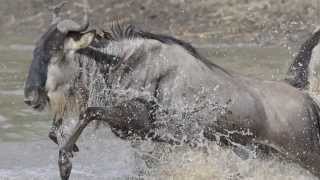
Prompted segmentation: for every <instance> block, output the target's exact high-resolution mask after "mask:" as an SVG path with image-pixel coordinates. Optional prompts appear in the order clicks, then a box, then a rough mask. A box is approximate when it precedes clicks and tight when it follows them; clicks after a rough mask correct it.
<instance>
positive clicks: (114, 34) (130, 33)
mask: <svg viewBox="0 0 320 180" xmlns="http://www.w3.org/2000/svg"><path fill="white" fill-rule="evenodd" d="M103 33H104V35H103V36H104V37H105V38H107V39H108V40H114V41H119V40H123V39H134V38H145V39H153V40H157V41H160V42H161V43H164V44H177V45H179V46H181V47H182V48H184V49H185V50H186V51H187V52H188V53H190V54H191V55H192V56H194V57H195V58H197V59H199V60H201V61H202V62H203V63H205V64H206V65H208V66H209V67H216V68H218V69H220V70H222V71H223V72H225V73H227V74H229V73H228V72H227V71H225V70H224V69H223V68H221V67H220V66H218V65H216V64H214V63H212V62H210V61H209V60H208V59H207V58H205V57H203V56H202V55H201V54H200V53H199V52H198V51H197V50H196V48H194V47H193V46H192V45H191V44H190V43H187V42H185V41H183V40H180V39H176V38H174V37H172V36H168V35H163V34H154V33H150V32H146V31H143V30H141V29H138V28H137V27H135V26H134V25H132V24H129V25H127V26H125V25H120V23H117V22H116V23H113V24H112V26H111V32H107V31H104V32H103ZM229 75H230V74H229Z"/></svg>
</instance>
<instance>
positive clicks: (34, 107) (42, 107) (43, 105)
mask: <svg viewBox="0 0 320 180" xmlns="http://www.w3.org/2000/svg"><path fill="white" fill-rule="evenodd" d="M45 107H46V104H44V103H39V104H35V105H32V106H31V108H32V109H34V110H36V111H43V110H44V108H45Z"/></svg>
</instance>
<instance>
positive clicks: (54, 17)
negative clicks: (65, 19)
mask: <svg viewBox="0 0 320 180" xmlns="http://www.w3.org/2000/svg"><path fill="white" fill-rule="evenodd" d="M67 3H68V2H67V1H62V2H60V3H59V4H57V5H54V6H49V7H48V9H49V10H50V11H52V21H51V24H56V23H57V22H59V21H60V17H59V13H60V10H61V8H62V7H63V6H64V5H65V4H67Z"/></svg>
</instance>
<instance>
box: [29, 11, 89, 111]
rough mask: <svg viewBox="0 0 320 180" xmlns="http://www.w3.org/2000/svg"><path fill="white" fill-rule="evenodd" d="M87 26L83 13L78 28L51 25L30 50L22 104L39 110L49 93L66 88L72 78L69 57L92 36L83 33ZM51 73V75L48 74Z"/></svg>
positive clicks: (62, 23) (73, 24)
mask: <svg viewBox="0 0 320 180" xmlns="http://www.w3.org/2000/svg"><path fill="white" fill-rule="evenodd" d="M88 26H89V22H88V17H87V13H86V14H85V16H84V19H83V22H82V23H81V24H80V25H79V24H77V23H76V22H74V21H72V20H63V21H60V22H58V23H55V24H53V25H51V27H50V28H49V29H48V30H47V32H46V33H44V34H43V35H42V36H41V38H40V39H39V41H38V42H37V43H36V47H35V49H34V51H33V60H32V62H31V65H30V68H29V73H28V76H27V79H26V82H25V88H24V96H25V99H24V102H25V103H26V104H27V105H29V106H31V107H32V108H33V109H36V110H43V109H44V107H45V106H46V104H47V103H48V101H50V93H51V94H52V93H54V92H55V91H58V90H59V89H61V86H64V85H66V83H67V82H68V81H70V80H71V79H70V78H72V77H71V76H72V68H68V66H69V67H70V66H71V64H70V63H71V62H68V59H71V56H74V53H75V52H76V51H77V50H78V49H82V48H86V47H87V46H89V44H90V43H91V42H92V41H93V39H94V37H95V32H94V31H89V32H85V31H86V29H87V28H88ZM50 73H51V74H50Z"/></svg>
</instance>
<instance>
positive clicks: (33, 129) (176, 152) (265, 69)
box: [0, 45, 316, 180]
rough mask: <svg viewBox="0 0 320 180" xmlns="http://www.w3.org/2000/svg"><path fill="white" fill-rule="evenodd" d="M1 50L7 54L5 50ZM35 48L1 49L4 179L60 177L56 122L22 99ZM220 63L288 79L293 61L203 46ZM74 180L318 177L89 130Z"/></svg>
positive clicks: (214, 151) (294, 168)
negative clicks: (53, 136)
mask: <svg viewBox="0 0 320 180" xmlns="http://www.w3.org/2000/svg"><path fill="white" fill-rule="evenodd" d="M0 49H1V48H0ZM30 49H32V48H30V47H25V46H18V47H13V48H11V49H10V48H7V49H4V48H3V49H2V50H0V180H2V179H9V180H13V179H14V180H17V179H19V180H20V179H21V180H25V179H37V180H38V179H39V180H46V179H50V180H51V179H58V177H59V174H58V167H57V152H58V149H57V147H56V146H55V145H54V144H53V143H51V141H49V140H48V138H47V132H48V129H49V127H50V117H49V114H48V113H47V112H42V113H39V112H34V111H32V110H30V109H29V108H28V107H26V106H25V105H24V104H23V102H22V100H23V91H22V90H23V80H24V78H25V75H26V73H27V68H28V65H29V63H30V61H31V51H30ZM201 51H202V52H203V53H204V54H205V55H206V56H207V57H210V59H212V60H213V61H214V62H215V63H217V64H219V65H221V66H222V67H225V68H226V69H229V70H233V71H236V72H239V73H242V74H246V75H250V76H254V77H257V78H261V79H282V78H283V76H284V73H285V71H286V69H287V67H288V64H289V62H290V60H291V56H290V53H289V52H288V50H287V49H286V48H282V47H268V48H260V47H245V46H242V47H224V48H217V47H212V46H210V45H208V46H202V48H201ZM78 144H79V147H80V152H79V153H77V154H76V157H75V158H74V160H73V162H74V163H73V164H74V168H73V172H72V177H71V179H84V180H85V179H97V180H98V179H99V180H100V179H219V180H220V179H221V180H237V179H246V180H249V179H250V180H251V179H252V180H254V179H266V180H267V179H268V180H269V179H274V180H276V179H283V180H285V179H288V180H289V179H301V180H302V179H308V180H309V179H316V178H315V177H313V176H312V175H311V174H310V173H308V172H307V171H305V170H304V169H302V168H301V167H300V166H299V165H297V164H294V163H291V162H288V161H286V160H280V158H278V157H265V158H262V157H259V158H254V157H250V158H249V159H247V160H243V159H241V158H240V157H239V156H237V155H236V154H235V153H234V152H233V151H231V150H230V149H228V148H222V147H219V146H217V145H215V144H214V143H212V144H210V145H208V147H209V148H207V149H206V150H205V151H204V150H190V149H189V148H186V147H171V146H168V145H164V144H157V143H151V142H140V143H136V144H135V145H134V146H135V147H132V145H131V144H129V142H126V141H123V140H120V139H119V138H117V137H115V136H114V135H113V134H112V133H111V132H110V130H109V129H108V128H104V129H100V130H98V131H93V130H92V129H90V128H89V129H87V130H86V132H85V133H84V135H83V136H82V137H81V139H80V142H79V143H78Z"/></svg>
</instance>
